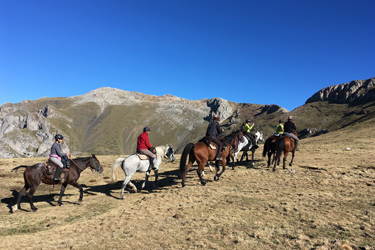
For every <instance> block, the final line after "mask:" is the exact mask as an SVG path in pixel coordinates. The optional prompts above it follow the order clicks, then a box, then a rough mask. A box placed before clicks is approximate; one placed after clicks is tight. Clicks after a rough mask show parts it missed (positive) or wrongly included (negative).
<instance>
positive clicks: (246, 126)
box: [243, 119, 258, 148]
mask: <svg viewBox="0 0 375 250" xmlns="http://www.w3.org/2000/svg"><path fill="white" fill-rule="evenodd" d="M250 123H251V121H250V119H247V120H246V122H245V124H244V125H243V132H244V134H245V135H247V136H248V137H249V138H250V140H251V144H252V145H254V148H258V145H257V142H256V140H255V137H254V135H252V134H251V133H250V131H251V129H252V128H253V127H254V122H253V124H251V125H250Z"/></svg>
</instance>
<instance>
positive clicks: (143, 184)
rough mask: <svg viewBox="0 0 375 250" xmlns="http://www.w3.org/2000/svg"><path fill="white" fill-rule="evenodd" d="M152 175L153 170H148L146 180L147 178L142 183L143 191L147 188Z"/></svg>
mask: <svg viewBox="0 0 375 250" xmlns="http://www.w3.org/2000/svg"><path fill="white" fill-rule="evenodd" d="M150 174H151V170H147V171H146V178H145V181H144V182H143V183H142V186H141V189H144V188H145V186H146V183H147V182H148V178H149V177H150Z"/></svg>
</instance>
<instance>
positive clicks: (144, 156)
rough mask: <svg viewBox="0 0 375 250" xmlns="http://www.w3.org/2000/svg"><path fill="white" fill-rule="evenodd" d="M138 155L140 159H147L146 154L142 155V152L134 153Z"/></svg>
mask: <svg viewBox="0 0 375 250" xmlns="http://www.w3.org/2000/svg"><path fill="white" fill-rule="evenodd" d="M136 155H137V156H138V157H139V159H141V160H148V156H147V155H143V154H136Z"/></svg>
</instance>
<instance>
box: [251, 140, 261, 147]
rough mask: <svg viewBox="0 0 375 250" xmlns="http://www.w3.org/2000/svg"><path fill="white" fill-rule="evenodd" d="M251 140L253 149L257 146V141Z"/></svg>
mask: <svg viewBox="0 0 375 250" xmlns="http://www.w3.org/2000/svg"><path fill="white" fill-rule="evenodd" d="M251 141H252V142H251V143H252V144H253V145H254V146H253V147H254V148H255V149H257V148H259V146H258V145H257V142H256V141H255V140H254V139H252V140H251Z"/></svg>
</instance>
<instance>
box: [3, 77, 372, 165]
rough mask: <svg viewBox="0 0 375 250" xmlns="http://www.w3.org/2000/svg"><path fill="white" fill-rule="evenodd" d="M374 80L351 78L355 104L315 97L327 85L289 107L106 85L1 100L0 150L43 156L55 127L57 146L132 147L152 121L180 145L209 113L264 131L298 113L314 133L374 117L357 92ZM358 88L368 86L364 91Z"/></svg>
mask: <svg viewBox="0 0 375 250" xmlns="http://www.w3.org/2000/svg"><path fill="white" fill-rule="evenodd" d="M374 82H375V81H374V78H371V79H368V80H363V81H358V83H357V82H356V84H357V85H358V86H357V85H356V86H357V89H356V90H355V91H358V90H360V89H362V90H361V91H362V92H361V95H357V96H358V98H361V101H360V102H358V103H357V104H356V105H355V106H353V103H356V102H355V95H353V94H352V95H348V98H351V99H350V100H351V101H349V102H346V103H335V102H333V101H332V100H331V99H329V98H328V99H327V98H318V97H320V96H321V93H322V92H321V91H323V93H326V92H327V91H326V90H325V89H326V88H325V89H323V90H321V91H319V92H317V93H315V94H314V95H313V96H312V97H311V98H309V99H308V100H307V101H306V103H305V104H304V105H302V106H300V107H298V108H296V109H295V110H293V111H288V110H286V109H284V108H282V107H280V106H278V105H275V104H271V105H268V104H267V105H260V104H250V103H235V102H231V101H228V100H225V99H222V98H211V99H202V100H188V99H184V98H180V97H176V96H173V95H169V94H167V95H163V96H155V95H146V94H143V93H139V92H131V91H126V90H121V89H116V88H110V87H103V88H98V89H95V90H92V91H90V92H88V93H86V94H84V95H79V96H72V97H54V98H48V97H44V98H40V99H38V100H34V101H30V100H24V101H22V102H20V103H16V104H11V103H6V104H3V105H1V106H0V121H1V126H0V148H1V150H0V158H13V157H34V156H35V157H36V156H48V154H49V149H50V146H51V144H52V143H53V137H54V135H55V134H56V133H61V134H63V135H64V137H65V140H64V144H63V150H64V151H70V152H73V153H74V154H76V155H79V154H88V153H96V154H114V155H117V154H120V155H123V154H131V153H133V152H134V151H135V147H136V138H137V136H138V135H139V134H140V133H141V132H142V128H143V127H144V126H150V127H151V130H152V131H151V134H150V141H151V143H153V145H155V146H157V145H162V144H165V143H170V144H172V145H174V146H175V149H176V150H179V149H181V148H182V147H183V146H184V145H185V144H186V143H188V142H194V141H197V140H199V139H200V138H201V137H203V136H204V133H205V129H206V127H207V124H208V122H209V121H210V120H211V118H212V115H213V114H214V113H215V114H219V115H220V117H221V126H222V128H223V129H224V130H225V131H226V133H229V132H230V131H232V130H234V129H239V127H240V126H241V124H242V123H243V122H244V121H245V120H246V119H252V120H253V121H254V122H255V124H256V125H255V129H256V130H261V131H263V133H264V134H265V136H267V135H268V134H271V133H272V132H273V130H274V126H275V125H276V124H277V122H278V120H279V119H280V118H282V119H286V117H287V116H288V115H290V114H291V115H293V116H295V118H297V119H296V120H297V121H296V123H297V127H298V128H299V129H300V133H301V134H300V136H311V135H317V134H319V133H322V131H329V130H335V129H340V128H341V127H343V126H349V125H350V123H352V122H355V121H356V120H357V121H359V122H360V121H361V119H372V118H373V114H374V113H375V110H374V109H375V108H374V105H373V101H374V100H373V99H371V98H370V99H369V100H368V99H366V100H367V101H364V100H365V99H364V98H363V96H370V97H371V95H372V91H373V88H372V87H371V86H370V87H367V88H365V87H363V85H365V84H368V85H370V84H373V83H374ZM359 84H362V85H361V86H362V87H361V86H359ZM352 85H353V84H352ZM335 86H336V85H335ZM366 86H367V85H366ZM331 87H332V86H331ZM340 89H341V90H342V91H346V90H347V89H348V88H346V87H342V86H341V87H340V86H339V87H332V88H331V90H332V91H331V92H330V93H334V92H333V91H336V92H337V91H338V90H340ZM363 89H366V90H367V92H369V93H370V94H367V92H366V91H365V92H364V93H363ZM352 90H353V91H352V92H353V93H355V91H354V89H353V88H352ZM331 95H332V94H331ZM326 96H327V97H329V96H330V95H326ZM340 96H342V94H341V93H340ZM323 97H325V96H324V95H323ZM366 98H368V97H366ZM337 123H339V124H337Z"/></svg>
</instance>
